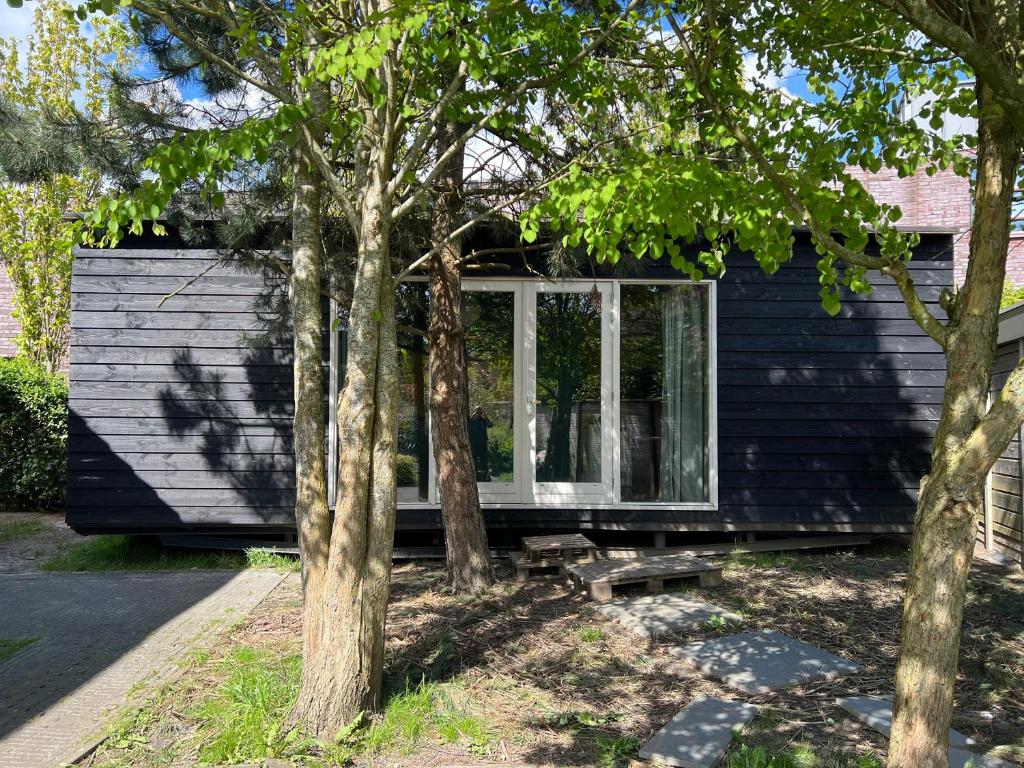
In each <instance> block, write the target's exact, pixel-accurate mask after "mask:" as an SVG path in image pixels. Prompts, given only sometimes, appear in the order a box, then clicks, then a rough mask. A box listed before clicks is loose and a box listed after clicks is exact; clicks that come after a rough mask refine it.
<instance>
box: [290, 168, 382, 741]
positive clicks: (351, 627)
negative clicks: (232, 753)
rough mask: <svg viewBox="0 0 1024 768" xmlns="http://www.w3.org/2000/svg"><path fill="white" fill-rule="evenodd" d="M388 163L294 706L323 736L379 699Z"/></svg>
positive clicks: (374, 182) (374, 177)
mask: <svg viewBox="0 0 1024 768" xmlns="http://www.w3.org/2000/svg"><path fill="white" fill-rule="evenodd" d="M389 167H390V163H389V162H388V160H387V155H386V151H385V150H384V149H378V148H375V149H374V150H372V151H371V157H370V162H369V164H368V180H367V182H366V185H365V187H364V189H365V193H364V196H363V200H362V207H361V211H360V220H361V227H360V230H359V232H358V251H357V263H356V275H355V284H354V287H353V292H352V307H351V312H350V315H349V336H348V357H347V367H346V381H345V387H344V389H343V390H342V394H341V400H340V403H339V405H338V441H339V455H340V466H339V473H338V474H339V477H338V494H337V497H338V502H337V506H336V509H335V517H334V525H333V529H332V531H331V536H330V549H329V561H328V564H327V573H326V578H325V581H324V591H323V603H324V617H323V625H322V631H321V640H320V642H319V644H318V645H317V646H316V648H315V652H314V653H313V654H311V655H309V656H306V657H305V658H304V660H303V675H302V686H301V689H300V692H299V696H298V700H297V702H296V706H295V713H296V716H297V717H298V718H301V719H302V720H303V721H304V722H305V724H306V727H307V728H308V729H309V730H310V731H311V732H312V733H314V734H316V735H318V736H320V737H322V738H330V737H333V736H334V735H335V734H336V733H337V732H338V731H339V730H340V729H341V728H344V727H345V726H346V725H347V724H349V723H351V722H352V721H353V720H355V719H356V718H357V717H359V715H360V714H361V713H363V712H367V711H372V710H375V709H376V708H377V707H378V705H379V702H380V688H381V678H382V673H383V663H384V623H385V616H386V611H387V603H388V593H389V588H390V579H391V554H392V549H393V546H394V528H395V502H396V495H395V428H396V401H397V394H398V392H397V381H398V376H397V374H398V353H397V345H396V339H395V293H394V286H393V282H392V275H391V266H390V254H389V250H388V237H389V234H390V226H391V222H390V209H389V208H388V202H387V198H386V192H385V190H386V186H387V184H386V180H387V175H386V174H387V171H388V169H389ZM321 407H322V406H321ZM324 546H326V542H325V543H324Z"/></svg>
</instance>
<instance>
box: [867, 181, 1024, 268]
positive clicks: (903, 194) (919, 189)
mask: <svg viewBox="0 0 1024 768" xmlns="http://www.w3.org/2000/svg"><path fill="white" fill-rule="evenodd" d="M849 171H850V173H851V175H852V176H853V177H854V178H856V179H858V180H860V182H861V184H863V185H864V187H865V189H867V190H868V192H870V193H871V194H872V195H874V197H875V199H876V200H878V201H879V202H884V203H890V204H895V205H898V206H899V207H900V210H901V211H902V212H903V218H902V219H900V226H901V227H904V228H906V229H916V228H919V227H920V228H927V227H942V228H945V229H951V230H954V231H955V234H954V235H953V263H954V270H955V275H956V281H957V285H959V284H961V283H962V282H963V278H964V274H965V273H966V270H967V257H968V255H969V253H970V243H971V182H970V179H965V178H963V177H962V176H957V175H956V174H955V173H953V171H951V170H946V171H938V172H937V173H936V174H935V175H934V176H928V175H927V174H925V173H919V174H917V175H915V176H911V177H909V178H905V179H901V178H900V177H899V175H898V174H897V173H896V171H895V170H893V169H891V168H883V169H882V170H881V171H879V172H878V173H868V172H867V171H863V170H861V169H860V168H851V169H849ZM1014 270H1016V271H1017V272H1019V273H1020V275H1021V278H1022V279H1024V247H1022V248H1021V249H1020V256H1019V258H1018V259H1017V260H1016V263H1015V264H1014Z"/></svg>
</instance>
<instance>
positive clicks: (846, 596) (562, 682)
mask: <svg viewBox="0 0 1024 768" xmlns="http://www.w3.org/2000/svg"><path fill="white" fill-rule="evenodd" d="M905 575H906V563H905V560H904V558H903V557H902V555H901V554H900V553H892V552H886V551H881V552H879V551H877V550H876V551H875V552H873V553H872V552H869V553H868V554H867V556H854V555H851V554H828V555H805V554H801V555H796V556H792V557H789V556H782V557H771V556H762V557H757V558H745V559H733V560H731V561H730V562H729V563H728V564H727V567H726V570H725V584H724V586H722V587H721V588H718V589H714V590H701V589H696V588H695V589H693V594H694V595H695V596H697V597H700V598H701V599H705V600H709V601H711V602H715V603H717V604H719V605H722V606H723V607H727V608H730V609H733V610H736V611H738V612H740V613H741V614H742V615H743V616H744V622H743V623H742V625H740V627H739V628H740V629H742V630H749V629H758V628H772V629H778V630H781V631H783V632H786V633H788V634H791V635H793V636H794V637H797V638H799V639H802V640H805V641H808V642H811V643H814V644H816V645H818V646H821V647H823V648H826V649H828V650H830V651H832V652H833V653H837V654H839V655H841V656H844V657H846V658H849V659H852V660H855V661H857V662H858V663H860V664H861V665H863V667H864V672H863V674H860V675H857V676H854V677H851V678H848V679H846V680H843V681H837V682H829V683H821V684H814V685H808V686H805V687H803V688H798V689H792V690H790V691H787V692H784V693H773V694H766V695H762V696H757V697H753V698H749V700H751V701H753V702H754V703H757V704H759V705H761V707H762V710H761V713H760V714H759V716H758V717H757V719H756V720H755V721H754V722H753V723H752V725H751V727H750V729H748V734H747V737H746V739H745V740H746V741H747V742H748V743H749V744H752V745H763V746H765V747H767V748H768V749H769V750H770V751H772V752H793V751H797V752H800V751H804V752H806V751H808V748H809V749H810V750H813V752H814V755H815V760H816V762H811V763H809V764H812V765H813V764H816V765H818V766H821V767H822V768H825V766H834V767H835V768H839V766H843V765H851V766H852V765H857V764H858V763H857V760H858V759H859V758H861V757H863V756H864V755H867V754H870V753H874V754H875V755H877V756H878V757H880V758H884V750H885V739H884V738H882V737H881V736H880V735H879V734H877V733H875V732H874V731H872V730H870V729H868V728H865V727H862V726H861V725H860V724H859V723H857V722H856V721H854V720H852V719H851V718H850V717H848V716H847V715H846V714H845V713H843V712H842V711H841V710H839V709H838V707H836V706H835V703H834V700H835V698H836V697H837V696H840V695H846V694H850V693H859V694H871V695H890V694H891V693H892V677H893V671H894V667H895V659H896V653H897V650H898V628H899V620H900V611H901V605H900V601H901V598H902V594H901V590H902V588H903V583H904V579H905ZM442 578H443V571H442V569H440V568H439V567H437V566H435V565H422V564H407V565H401V566H398V567H397V568H396V569H395V574H394V589H393V599H392V604H391V609H390V612H389V625H388V644H387V649H388V650H387V667H386V684H387V688H388V691H390V692H392V693H395V692H401V691H405V690H406V689H407V686H408V685H409V684H410V683H411V684H412V685H413V686H415V685H417V684H419V683H420V681H424V682H425V683H426V684H428V685H429V684H431V683H438V684H441V685H444V686H457V689H458V691H459V696H460V697H463V698H464V699H465V702H464V703H465V706H466V711H467V712H469V713H471V716H472V717H476V718H483V721H484V722H485V723H486V727H487V733H488V737H487V739H486V740H485V741H484V742H477V743H475V744H474V745H473V747H472V749H469V748H467V746H466V745H465V744H462V743H461V742H455V743H448V744H446V743H443V742H441V741H439V740H437V739H431V738H424V739H423V740H422V741H421V742H420V743H418V744H417V745H416V746H415V749H414V750H413V751H412V753H411V754H399V753H392V754H388V755H383V756H382V755H379V754H378V755H376V756H374V755H370V756H366V755H364V756H363V757H361V758H357V759H358V760H360V761H364V762H366V763H367V764H372V765H383V764H385V763H384V762H382V760H385V759H386V764H387V765H388V766H410V767H411V766H441V765H460V764H480V763H481V762H482V761H494V762H500V763H504V764H542V765H566V766H595V765H598V766H599V765H614V764H616V763H615V762H613V755H612V752H613V751H615V750H614V749H613V748H612V747H611V746H610V745H611V744H614V743H616V741H615V740H616V739H619V741H618V742H617V743H618V744H619V746H620V747H621V746H622V744H628V743H629V741H630V740H631V739H632V740H636V741H638V742H639V743H642V742H643V741H644V740H646V738H648V736H649V735H650V734H651V733H653V732H654V731H656V730H657V729H658V728H660V727H661V726H662V725H663V724H664V723H665V722H666V721H667V720H668V719H670V718H671V717H672V716H673V715H674V714H675V713H676V712H677V711H678V710H679V709H680V708H681V707H682V706H684V705H685V704H686V703H687V702H688V701H689V700H690V699H692V698H693V697H694V696H697V695H718V696H724V697H726V698H741V697H742V695H741V694H738V693H736V692H734V691H731V690H729V689H726V688H723V687H721V686H719V685H718V684H716V683H715V682H714V681H712V680H710V679H708V678H705V677H704V676H703V675H701V674H700V673H698V672H696V671H695V670H693V669H692V668H690V667H688V666H686V665H685V664H683V663H681V662H678V661H675V660H674V659H673V658H672V657H670V656H669V655H668V654H667V653H666V651H665V647H666V646H668V645H672V644H675V643H677V642H681V641H683V640H686V641H690V640H694V639H699V638H701V637H705V636H711V635H722V634H727V633H730V632H733V631H736V629H737V627H736V626H735V625H734V626H731V627H728V628H726V627H711V626H707V627H704V628H702V629H701V630H699V631H695V632H689V633H687V634H686V636H685V637H682V636H680V637H675V638H673V637H667V636H666V637H662V638H660V639H659V641H658V642H657V643H649V642H647V641H646V640H641V639H639V638H638V637H637V636H635V635H633V634H632V633H630V632H629V631H627V630H624V629H622V628H621V627H620V626H619V625H618V624H615V623H612V622H608V621H607V620H605V619H604V618H603V617H602V616H601V615H600V614H599V613H597V612H596V611H595V610H594V609H593V607H592V606H591V605H590V604H588V603H587V602H586V601H585V600H584V599H583V598H582V597H581V596H580V595H577V594H573V593H571V592H570V591H569V590H567V589H566V588H564V587H562V586H559V585H556V584H553V583H551V582H541V583H532V584H525V585H521V584H516V583H512V582H508V581H506V582H503V583H501V584H499V585H498V586H497V587H495V588H494V589H493V590H492V591H490V592H489V593H488V594H486V595H482V596H480V597H475V598H455V597H452V596H450V595H447V594H445V593H444V591H443V589H442ZM298 598H299V592H298V584H297V580H296V579H294V578H289V579H288V580H286V582H285V583H284V584H283V585H282V587H280V588H279V589H278V590H277V591H276V592H275V593H274V594H273V595H272V596H271V597H270V598H268V600H267V601H265V602H264V603H263V604H262V605H261V606H260V608H259V609H258V610H257V612H256V613H255V614H254V615H253V616H252V617H251V618H250V620H249V621H248V623H246V624H245V625H243V626H241V627H239V628H238V629H237V630H236V631H235V632H234V633H233V634H232V636H231V640H230V643H228V644H221V647H219V648H218V649H217V650H216V651H214V652H212V654H211V655H210V657H209V658H207V657H205V656H204V657H203V658H200V659H197V660H195V661H193V664H192V668H191V669H189V671H188V673H187V674H186V675H184V676H183V677H182V680H181V681H180V682H179V683H178V684H177V688H176V690H170V691H166V692H164V694H163V695H162V696H161V698H160V699H159V700H158V701H157V702H156V703H155V704H154V705H153V706H152V711H153V715H152V717H151V718H149V719H150V720H151V721H152V722H150V723H148V724H146V725H145V726H144V727H142V728H137V729H136V731H142V733H143V737H142V738H143V739H144V740H149V741H150V743H151V745H152V743H153V741H154V739H155V740H156V743H157V746H158V747H160V749H157V750H154V749H148V752H146V754H148V755H149V756H150V757H147V758H145V759H144V760H143V758H141V757H140V758H138V760H142V762H138V760H136V759H135V758H131V759H128V760H126V758H128V757H129V756H130V755H131V754H133V753H132V752H131V750H130V749H129V750H122V751H121V752H118V751H117V750H111V751H108V752H107V753H106V758H105V759H106V761H107V764H109V765H115V764H121V765H143V764H144V765H187V764H189V760H190V759H192V757H193V756H194V755H190V754H189V753H188V752H187V749H186V750H184V751H183V747H182V745H187V744H188V743H189V734H190V732H194V730H195V727H196V726H195V724H194V723H193V722H191V721H190V718H189V715H188V713H189V712H191V711H194V709H195V706H194V705H195V703H196V701H199V700H201V699H202V697H203V696H204V695H205V692H207V691H209V690H211V689H213V688H215V687H216V686H217V685H218V679H217V678H218V675H223V674H224V672H223V665H218V664H216V663H215V661H216V659H217V658H221V659H223V658H225V657H226V654H230V653H231V649H232V648H233V647H234V648H237V647H241V646H244V647H251V648H256V649H264V650H267V651H270V652H271V653H273V654H275V655H280V656H285V655H288V654H295V653H297V652H298V629H299V620H300V613H299V611H300V607H299V599H298ZM956 709H957V712H958V716H957V719H956V721H955V722H954V727H956V728H957V729H958V730H961V731H962V732H964V733H966V734H968V735H969V736H972V737H973V738H974V739H975V740H976V741H977V742H978V745H979V746H978V749H979V751H989V750H993V748H996V747H998V748H997V749H994V750H993V751H992V754H998V755H1000V756H1002V757H1004V758H1008V759H1011V760H1012V759H1016V760H1017V761H1019V762H1020V763H1021V764H1024V761H1022V760H1021V758H1022V756H1024V579H1022V578H1021V577H1020V576H1019V575H1016V576H1014V575H1007V574H1005V573H1002V572H997V571H992V570H988V571H983V570H977V571H976V572H975V573H974V576H973V578H972V582H971V591H970V596H969V600H968V605H967V610H966V616H965V622H964V640H963V646H962V653H961V671H960V674H959V676H958V681H957V689H956ZM161 723H163V725H161ZM167 723H173V728H172V729H171V731H170V732H168V729H167V727H166V725H167ZM168 733H170V735H168ZM127 741H128V742H130V741H131V739H130V738H129V739H128V740H127ZM164 744H172V745H176V746H175V748H174V749H172V750H170V751H169V752H168V750H167V749H165V748H164V747H163V746H162V745H164ZM175 749H176V750H177V751H176V752H175V751H174V750H175ZM161 750H163V751H161ZM404 751H408V745H406V749H405V750H404ZM619 751H620V752H621V751H622V750H621V749H620V750H619ZM157 753H159V754H162V755H164V757H162V758H161V759H159V760H156V759H154V758H153V755H154V754H157ZM139 754H142V753H141V752H140V753H139ZM98 762H101V763H102V762H103V761H102V760H100V761H98ZM618 764H619V765H622V764H624V763H622V762H619V763H618Z"/></svg>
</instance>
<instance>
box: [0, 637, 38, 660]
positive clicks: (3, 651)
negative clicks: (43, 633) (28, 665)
mask: <svg viewBox="0 0 1024 768" xmlns="http://www.w3.org/2000/svg"><path fill="white" fill-rule="evenodd" d="M38 639H39V637H38V636H36V637H17V638H13V637H0V664H2V663H3V662H5V661H7V660H8V659H9V658H11V657H12V656H13V655H14V654H16V653H17V652H18V651H21V650H24V649H25V648H28V647H29V646H30V645H32V643H34V642H35V641H36V640H38Z"/></svg>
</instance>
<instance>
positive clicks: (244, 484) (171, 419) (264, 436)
mask: <svg viewBox="0 0 1024 768" xmlns="http://www.w3.org/2000/svg"><path fill="white" fill-rule="evenodd" d="M261 342H262V343H263V345H262V346H259V347H253V348H250V349H247V350H245V351H244V353H243V355H242V361H241V364H240V365H238V366H211V365H206V364H200V363H198V362H197V361H196V359H195V355H194V353H193V351H192V350H190V349H184V350H180V351H178V352H177V353H175V356H174V363H173V371H174V378H175V380H176V381H175V383H174V385H168V386H166V387H164V388H163V389H162V390H161V391H160V393H159V405H160V411H161V415H162V416H163V418H164V421H165V422H166V423H167V425H168V429H169V432H170V434H171V435H173V436H174V437H176V438H178V439H179V440H182V441H185V440H186V439H188V440H195V439H198V440H197V442H196V450H197V451H198V452H199V453H200V455H201V456H202V458H203V461H204V463H205V465H206V471H205V472H198V471H197V472H195V473H190V474H191V477H192V481H191V484H190V487H191V488H193V489H194V493H195V494H196V496H197V500H199V499H202V501H203V503H204V505H209V506H211V507H213V508H216V509H217V510H218V520H217V521H218V522H224V523H230V522H231V520H232V518H236V517H237V516H238V515H242V516H244V515H247V514H249V515H256V516H257V517H259V518H260V520H262V521H263V522H264V523H278V524H282V525H290V524H293V523H294V506H295V460H294V455H293V453H292V416H293V408H294V406H293V400H292V383H291V346H290V340H288V339H286V338H284V337H283V335H282V334H278V335H275V336H271V337H269V338H267V339H262V340H261ZM231 508H236V509H235V510H232V509H231ZM233 511H235V512H237V513H238V514H237V515H233V514H232V512H233Z"/></svg>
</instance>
